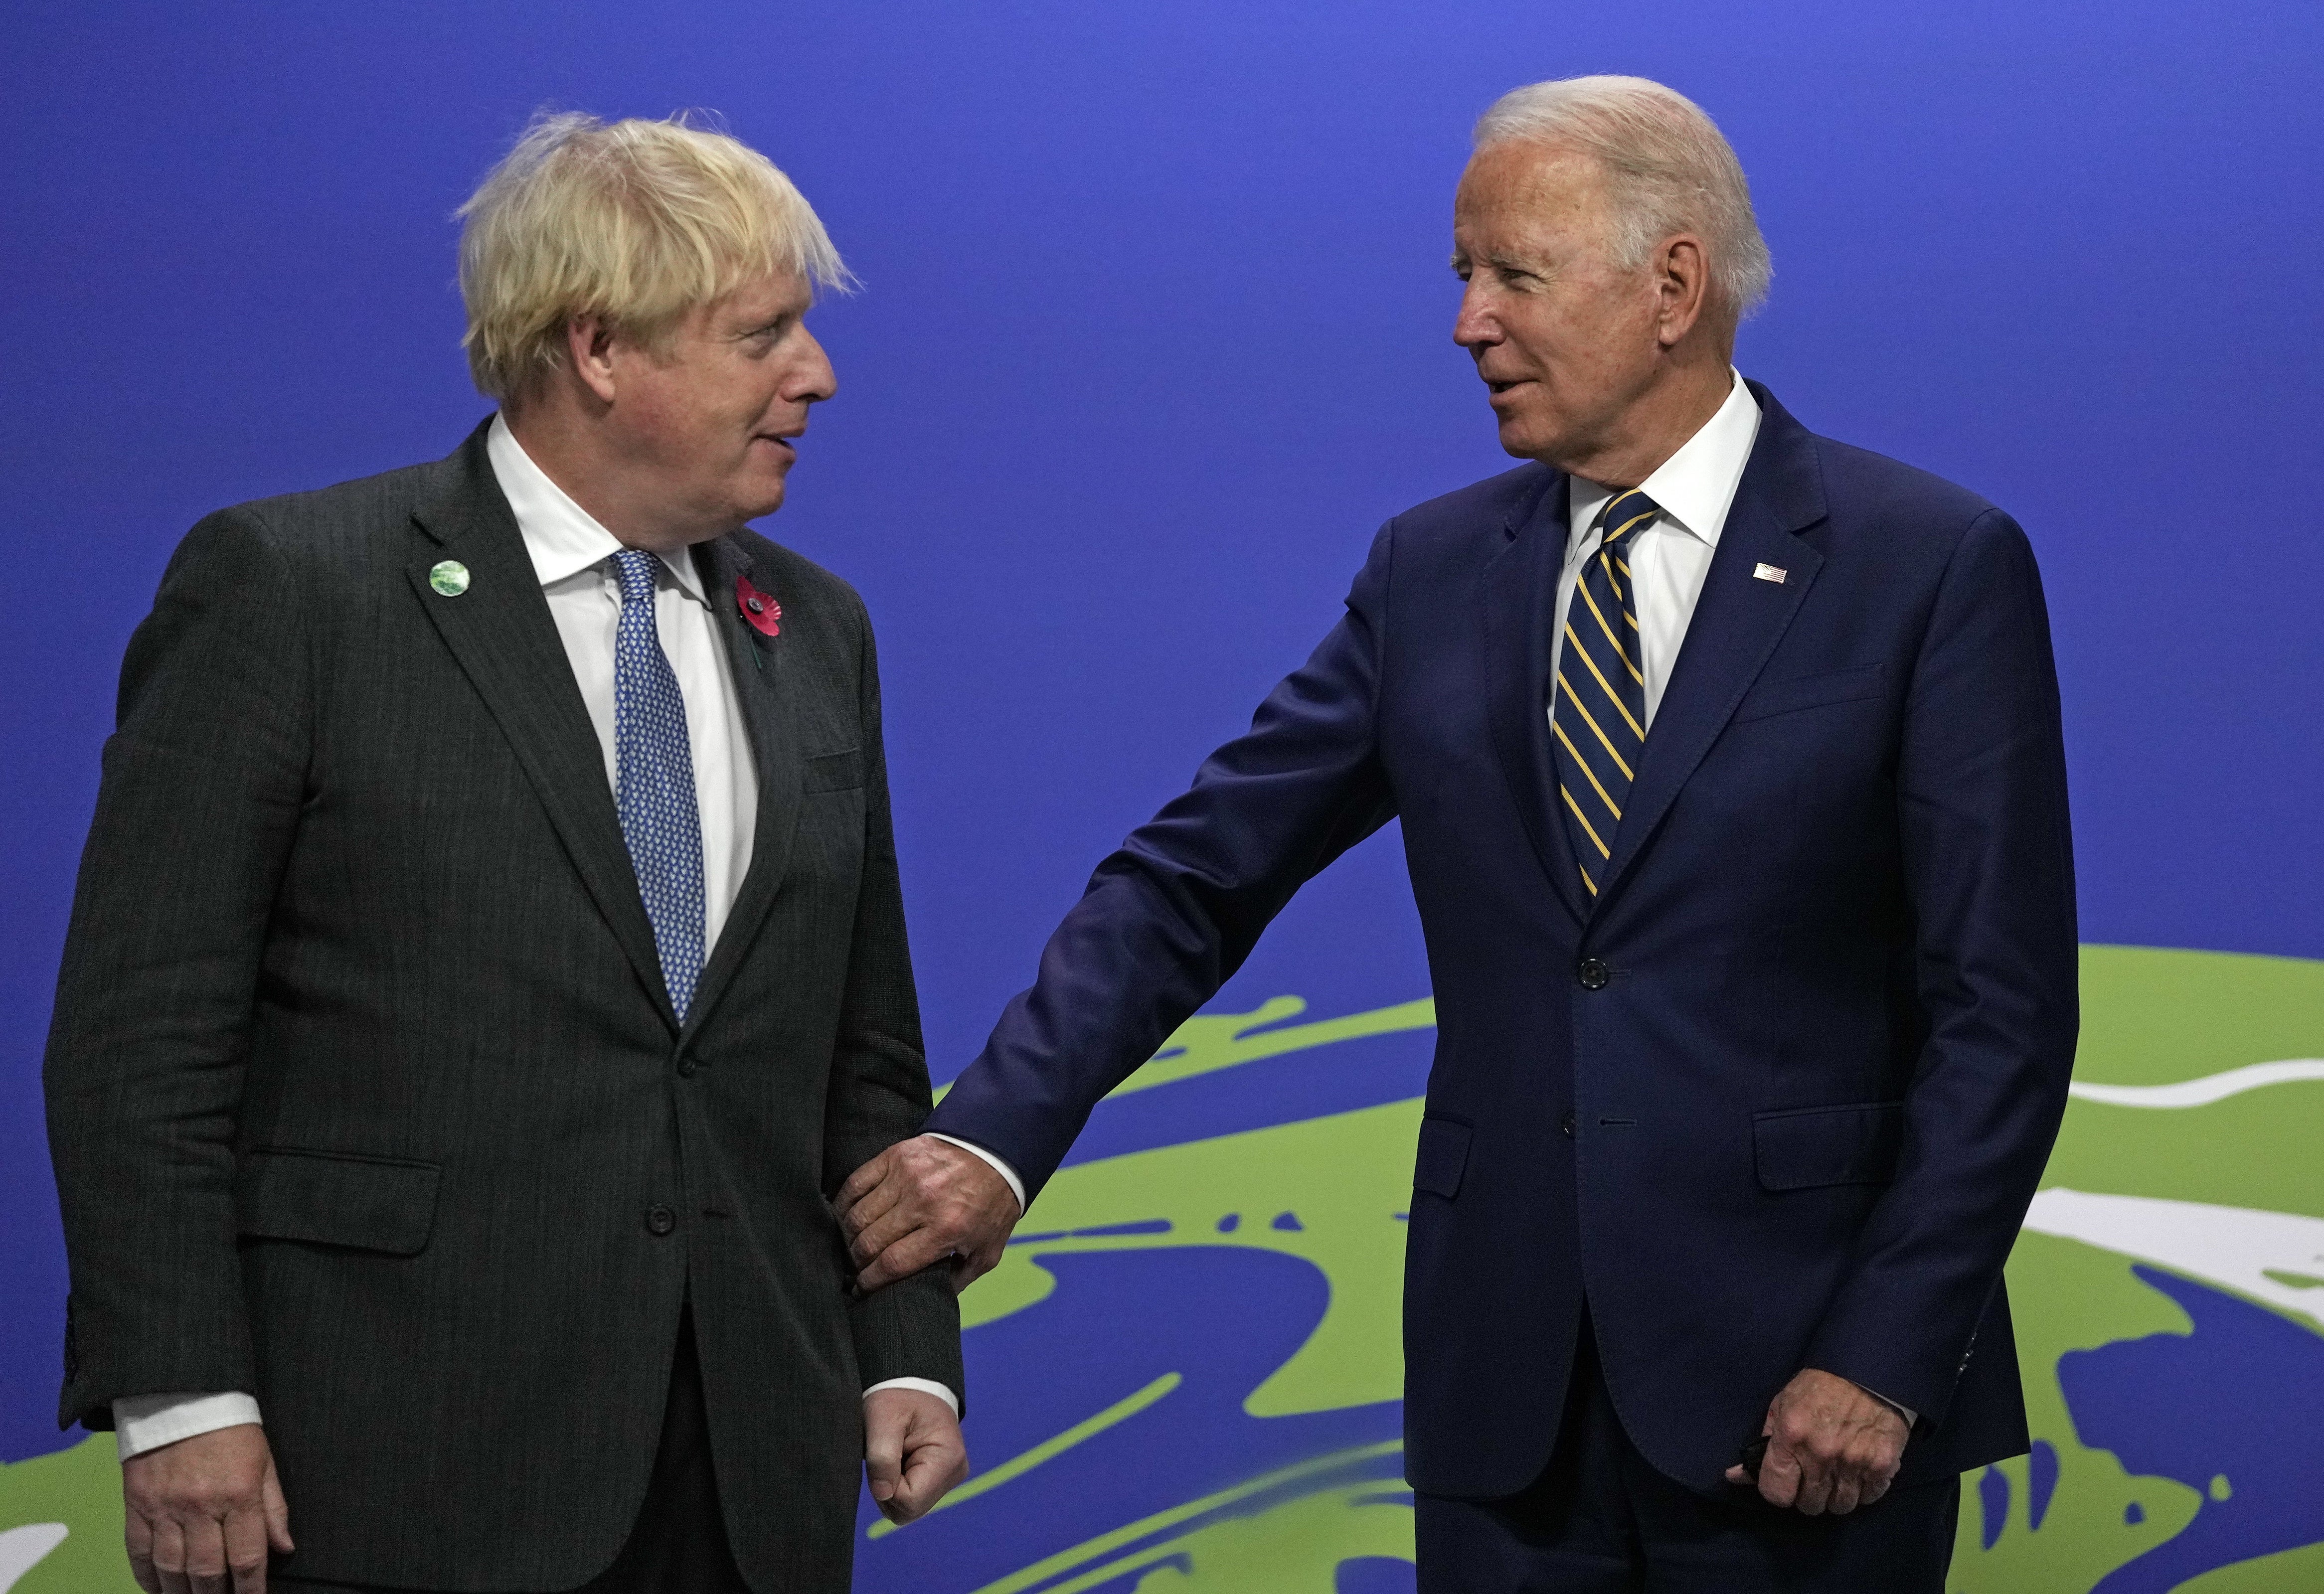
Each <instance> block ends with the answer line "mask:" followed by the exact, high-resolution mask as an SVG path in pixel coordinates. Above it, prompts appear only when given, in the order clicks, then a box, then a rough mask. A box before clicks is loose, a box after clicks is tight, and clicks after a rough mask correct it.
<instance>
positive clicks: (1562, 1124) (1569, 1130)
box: [1557, 1108, 1573, 1140]
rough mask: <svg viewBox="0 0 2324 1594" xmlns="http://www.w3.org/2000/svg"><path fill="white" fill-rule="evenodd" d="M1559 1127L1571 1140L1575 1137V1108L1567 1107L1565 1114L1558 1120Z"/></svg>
mask: <svg viewBox="0 0 2324 1594" xmlns="http://www.w3.org/2000/svg"><path fill="white" fill-rule="evenodd" d="M1557 1127H1558V1129H1559V1131H1560V1132H1561V1133H1562V1134H1563V1135H1564V1137H1565V1138H1567V1139H1569V1140H1571V1139H1572V1138H1573V1110H1572V1108H1568V1109H1566V1112H1565V1116H1564V1117H1563V1118H1561V1119H1558V1120H1557Z"/></svg>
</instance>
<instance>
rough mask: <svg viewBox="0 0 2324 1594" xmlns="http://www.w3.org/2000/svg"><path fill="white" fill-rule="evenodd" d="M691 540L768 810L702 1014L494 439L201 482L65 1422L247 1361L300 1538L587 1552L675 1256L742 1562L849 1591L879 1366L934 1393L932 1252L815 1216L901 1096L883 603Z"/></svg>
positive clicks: (441, 1561)
mask: <svg viewBox="0 0 2324 1594" xmlns="http://www.w3.org/2000/svg"><path fill="white" fill-rule="evenodd" d="M696 557H697V558H698V559H699V560H700V561H701V568H702V571H703V574H704V576H705V578H706V582H707V585H708V587H709V590H710V592H711V594H712V595H713V599H714V602H713V607H714V610H715V612H716V613H717V614H718V616H719V623H720V624H721V625H722V626H723V627H724V632H725V638H726V644H727V648H728V651H729V657H730V659H731V662H732V665H733V676H734V680H735V684H736V690H737V691H738V692H739V694H740V695H741V698H742V705H743V708H744V714H745V718H746V719H747V720H748V722H749V724H750V728H751V737H752V754H753V756H754V757H755V759H756V763H757V771H758V783H759V812H758V816H757V831H756V842H755V845H754V848H753V852H752V862H751V869H750V872H749V875H748V877H747V878H746V879H745V880H744V881H743V882H742V889H741V895H740V897H739V898H738V900H737V901H736V902H735V904H734V908H733V914H732V916H731V917H730V918H729V919H728V921H727V924H726V926H725V928H724V932H723V934H722V935H720V937H719V941H718V944H717V946H716V947H715V950H714V951H713V954H712V955H711V958H710V961H709V964H708V966H707V967H706V968H705V971H704V973H703V977H702V981H701V984H700V987H699V990H698V992H697V994H696V999H695V1002H694V1007H693V1010H692V1012H691V1013H690V1014H689V1015H688V1018H687V1021H686V1023H685V1024H684V1025H683V1026H681V1025H680V1024H679V1023H678V1020H677V1018H675V1017H674V1015H673V1012H672V1009H671V1007H670V1003H669V998H668V996H667V994H666V993H665V991H664V990H663V985H662V980H661V974H660V967H659V962H658V960H657V957H656V954H655V950H654V942H653V936H652V933H651V930H650V926H649V924H648V922H647V919H646V916H645V910H644V908H643V906H642V904H641V899H640V897H639V893H638V888H637V884H636V880H635V877H634V876H633V874H632V871H631V865H630V861H629V857H628V854H627V852H626V851H625V850H624V848H623V845H622V833H621V827H620V822H619V819H618V816H617V815H616V811H615V807H614V804H613V796H612V793H611V792H610V791H609V790H608V788H607V783H606V780H605V773H604V757H603V752H602V750H601V745H600V743H599V742H598V740H597V738H596V735H595V732H594V731H593V729H592V727H591V724H590V722H589V718H588V714H587V712H586V709H585V707H584V706H583V704H582V700H581V696H580V692H579V690H578V688H577V687H576V685H575V683H574V678H573V674H572V670H571V668H570V666H569V665H568V664H567V660H566V657H565V651H564V648H563V645H562V643H561V642H560V640H559V639H558V632H557V630H556V626H555V624H554V622H552V621H551V619H550V617H549V608H548V604H547V603H546V601H545V600H544V599H543V597H542V595H541V591H540V585H539V581H538V579H537V578H536V577H535V576H534V573H533V569H532V566H531V563H530V560H529V558H528V557H527V556H526V553H525V549H524V546H523V542H522V539H521V536H520V534H519V532H518V530H517V526H516V522H515V520H514V517H513V516H512V514H511V512H510V511H509V507H508V504H507V502H506V500H505V499H504V498H503V496H502V494H501V492H500V489H499V487H498V485H497V484H496V483H495V482H494V480H493V475H492V471H491V467H490V465H489V464H488V463H487V461H486V458H485V455H484V430H483V429H482V428H479V429H478V430H477V432H476V433H475V435H474V436H472V437H471V438H469V439H468V440H467V442H466V444H465V445H464V446H463V447H461V448H460V449H459V450H458V452H457V453H455V454H454V455H453V456H451V457H450V458H448V459H446V460H444V461H442V462H440V463H438V464H434V465H419V466H415V467H412V468H410V469H407V470H401V471H392V472H390V473H388V474H387V475H380V476H374V477H371V478H369V479H368V480H364V481H359V482H350V483H347V484H343V485H340V486H337V487H333V488H329V489H327V490H326V491H323V492H319V493H300V494H298V495H296V496H292V497H286V498H278V499H270V500H266V501H263V502H256V503H250V504H244V505H243V506H241V507H239V508H236V509H231V510H226V511H222V512H220V513H218V514H216V515H212V516H211V517H209V518H208V520H205V521H202V523H201V524H200V525H198V526H197V527H196V528H195V529H194V530H193V531H192V533H191V534H189V536H188V537H187V539H186V540H185V542H184V544H183V545H182V546H181V547H180V548H179V550H178V553H177V556H176V557H175V558H173V559H172V560H171V565H170V568H169V572H168V574H167V575H166V576H164V577H163V579H162V583H161V593H160V595H159V597H158V598H157V599H156V601H155V604H154V609H153V613H152V616H151V617H150V618H149V619H147V620H146V621H145V622H144V623H143V625H142V626H140V627H139V628H138V631H137V633H136V635H135V637H134V639H133V640H132V641H131V643H130V646H129V652H128V658H127V660H126V663H125V665H124V669H123V677H122V686H121V703H120V721H119V730H118V732H117V733H116V734H115V736H114V737H113V738H112V740H111V741H110V742H108V743H107V744H106V752H105V775H104V782H103V786H102V788H101V790H100V792H99V795H98V798H97V817H96V821H95V825H94V827H93V829H92V831H91V834H90V836H89V843H88V852H87V854H86V855H85V857H84V859H83V861H82V864H81V873H80V880H79V888H78V895H77V896H76V898H75V901H74V907H73V916H72V926H71V930H70V933H69V937H68V940H67V943H66V947H65V957H64V966H63V972H62V975H61V978H60V983H59V990H58V997H57V1007H56V1017H55V1021H54V1026H53V1028H52V1030H51V1037H50V1043H49V1053H48V1063H47V1086H48V1102H49V1126H50V1138H51V1147H52V1148H53V1151H54V1154H55V1159H56V1169H57V1181H58V1186H59V1190H60V1194H61V1197H62V1202H63V1208H64V1219H65V1233H66V1241H67V1246H68V1249H69V1256H70V1261H71V1273H72V1294H71V1301H70V1306H69V1327H68V1333H67V1340H66V1345H67V1349H66V1380H65V1387H64V1393H63V1400H62V1420H63V1421H65V1422H67V1423H70V1422H72V1421H75V1420H79V1421H82V1422H85V1423H87V1424H89V1425H90V1426H92V1427H106V1426H110V1424H111V1417H110V1414H109V1411H108V1403H109V1402H111V1401H112V1400H113V1399H115V1397H116V1396H126V1395H139V1394H149V1393H161V1392H168V1391H198V1390H225V1389H242V1390H249V1391H252V1392H254V1394H256V1396H258V1398H259V1401H260V1404H261V1408H262V1410H263V1413H264V1414H265V1419H266V1425H267V1434H268V1438H269V1439H270V1440H271V1442H272V1445H273V1448H274V1454H275V1457H276V1459H277V1461H278V1463H279V1465H280V1468H281V1477H282V1483H283V1487H284V1488H285V1490H286V1492H287V1493H288V1496H289V1498H290V1501H291V1513H292V1520H293V1523H294V1526H295V1531H296V1534H297V1537H298V1540H299V1546H300V1547H299V1550H298V1553H297V1554H296V1555H295V1556H293V1557H292V1558H291V1560H290V1562H288V1563H286V1570H290V1571H296V1572H298V1573H300V1574H301V1575H303V1576H307V1577H315V1578H326V1579H333V1580H347V1581H351V1582H362V1583H383V1584H394V1585H405V1586H418V1587H427V1588H438V1589H568V1588H571V1587H573V1586H575V1585H576V1584H579V1583H581V1582H584V1581H586V1580H587V1579H589V1578H590V1577H592V1576H594V1575H595V1573H596V1572H597V1571H601V1570H602V1569H603V1568H604V1566H605V1565H606V1564H607V1563H608V1562H611V1561H612V1559H613V1555H614V1553H616V1551H617V1550H618V1549H619V1547H620V1545H621V1543H622V1539H623V1537H624V1536H625V1534H627V1533H628V1531H629V1528H630V1526H631V1525H632V1521H633V1519H634V1517H635V1516H636V1513H637V1509H638V1506H639V1503H640V1501H641V1498H642V1497H643V1495H644V1492H645V1488H646V1480H647V1475H648V1471H649V1469H650V1465H651V1462H652V1460H653V1455H654V1449H655V1442H656V1440H657V1437H658V1434H659V1423H660V1419H661V1413H662V1406H663V1403H664V1399H665V1396H666V1395H667V1392H668V1390H669V1377H670V1359H671V1355H672V1351H673V1347H674V1346H675V1344H676V1338H677V1331H678V1313H679V1308H680V1305H681V1304H682V1303H683V1302H684V1301H685V1300H686V1299H687V1296H688V1295H691V1298H692V1302H693V1307H694V1316H695V1322H696V1330H697V1333H698V1335H699V1338H700V1343H701V1352H702V1364H703V1377H704V1382H705V1388H706V1391H707V1396H708V1403H709V1412H710V1422H711V1432H712V1438H713V1443H714V1448H715V1453H716V1458H717V1467H718V1473H719V1479H720V1486H721V1491H722V1494H723V1495H724V1499H725V1502H726V1511H727V1516H728V1522H729V1525H730V1528H731V1531H732V1534H733V1544H734V1551H735V1554H736V1558H737V1560H738V1561H739V1562H740V1563H741V1566H742V1570H743V1571H744V1573H745V1574H746V1575H747V1576H748V1577H749V1579H750V1580H751V1582H752V1586H753V1587H754V1588H756V1589H760V1590H762V1591H768V1594H771V1591H774V1590H794V1589H798V1590H805V1589H816V1590H822V1589H844V1588H845V1587H846V1585H847V1580H848V1571H849V1558H850V1548H851V1541H852V1537H853V1516H854V1506H855V1500H856V1488H857V1485H856V1477H857V1466H858V1463H859V1460H860V1458H861V1453H862V1452H861V1443H862V1415H861V1412H860V1403H861V1394H862V1389H863V1387H864V1386H865V1385H867V1384H869V1383H872V1382H876V1381H878V1380H881V1379H884V1378H890V1377H906V1376H913V1377H929V1378H936V1379H940V1380H942V1381H944V1382H945V1383H947V1384H949V1385H950V1386H952V1387H954V1388H955V1389H957V1388H959V1387H961V1382H962V1380H961V1364H960V1339H959V1314H958V1309H957V1307H956V1306H955V1305H954V1301H953V1298H952V1294H951V1290H950V1288H949V1286H948V1285H947V1283H946V1281H945V1279H944V1278H942V1277H941V1276H937V1275H936V1274H934V1273H931V1274H927V1275H923V1276H920V1277H918V1278H916V1279H912V1280H908V1281H907V1282H906V1283H905V1284H903V1285H899V1286H897V1287H896V1288H893V1289H890V1290H886V1291H882V1292H881V1293H880V1294H878V1295H873V1296H871V1297H869V1298H868V1299H863V1300H854V1299H852V1298H851V1297H850V1295H849V1294H848V1292H847V1282H848V1278H849V1269H848V1267H847V1264H846V1258H845V1252H844V1247H843V1245H842V1242H841V1239H840V1236H839V1233H838V1230H837V1226H836V1224H835V1221H834V1220H833V1218H832V1215H831V1212H830V1210H829V1208H828V1206H827V1205H826V1199H827V1197H828V1195H829V1194H830V1193H831V1192H832V1191H833V1190H834V1189H835V1188H836V1186H837V1185H838V1184H839V1182H840V1181H841V1180H843V1179H844V1178H845V1177H846V1175H848V1174H849V1173H850V1172H851V1171H852V1170H853V1169H854V1168H855V1167H856V1166H858V1165H859V1164H860V1163H862V1161H863V1160H864V1159H865V1158H867V1157H869V1156H872V1155H874V1154H876V1153H877V1152H878V1151H880V1150H881V1148H882V1147H886V1146H888V1145H890V1144H891V1143H892V1142H894V1141H896V1140H898V1139H900V1138H905V1137H907V1136H908V1135H910V1134H912V1133H913V1132H915V1131H916V1130H917V1129H918V1127H919V1123H920V1120H921V1119H922V1118H923V1117H924V1116H925V1115H926V1114H927V1110H928V1082H927V1068H926V1066H925V1064H924V1062H923V1059H922V1055H921V1046H920V1029H919V1016H918V1006H917V1003H916V1000H915V998H914V995H913V989H912V976H911V965H910V960H909V956H908V952H907V950H906V945H905V938H904V921H903V911H902V904H901V900H900V897H899V889H898V883H897V874H896V855H895V847H894V843H893V839H892V835H891V832H890V822H889V806H888V786H887V769H886V762H885V759H884V756H883V754H882V751H881V735H880V688H879V677H878V673H877V668H876V666H875V663H874V659H873V654H872V644H871V628H870V625H869V623H868V622H867V621H866V618H865V615H864V612H863V606H862V602H861V600H860V599H858V598H857V596H856V594H855V593H854V592H853V590H852V589H851V588H850V587H849V586H848V585H846V584H845V583H844V582H842V581H841V580H839V579H838V578H837V577H835V576H832V575H830V574H829V573H828V572H826V571H824V570H822V569H820V568H818V567H816V566H815V565H813V564H810V563H809V562H808V561H807V560H806V559H803V558H801V557H798V555H796V554H794V553H791V552H789V551H788V550H786V549H784V548H779V547H777V546H776V545H775V544H773V543H771V542H769V541H767V540H766V539H763V538H761V537H758V536H755V535H752V534H751V533H748V532H744V533H741V534H738V535H735V536H733V537H728V538H723V539H719V540H718V541H716V542H714V543H711V544H707V545H705V547H704V548H699V549H697V550H696ZM446 558H453V559H457V560H459V561H460V562H461V563H463V564H465V565H466V567H467V568H468V570H469V571H470V572H471V576H472V583H471V585H470V586H469V587H468V589H467V590H466V592H465V593H463V594H459V595H457V596H449V597H447V596H445V595H442V594H438V593H437V592H435V591H433V590H431V588H430V586H429V580H428V572H429V568H430V567H432V566H434V565H435V564H437V563H438V561H439V560H443V559H446ZM738 576H748V577H749V579H750V581H751V582H752V585H754V586H756V587H758V588H760V589H761V590H763V591H766V592H768V593H771V594H775V595H776V596H777V597H778V598H779V600H780V602H781V604H782V610H783V616H782V624H781V634H780V635H779V637H775V638H761V637H759V636H758V635H757V634H756V633H754V632H753V631H751V630H750V629H749V628H748V627H746V626H745V625H743V624H742V622H741V617H740V613H739V611H738V609H737V606H736V604H735V602H734V597H733V594H734V593H735V584H736V578H737V577H738Z"/></svg>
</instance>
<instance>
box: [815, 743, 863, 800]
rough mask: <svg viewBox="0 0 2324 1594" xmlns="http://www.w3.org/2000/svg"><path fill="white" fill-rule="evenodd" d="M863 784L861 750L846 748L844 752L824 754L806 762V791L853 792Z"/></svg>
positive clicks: (858, 748)
mask: <svg viewBox="0 0 2324 1594" xmlns="http://www.w3.org/2000/svg"><path fill="white" fill-rule="evenodd" d="M862 784H863V750H862V748H860V747H851V748H848V749H847V750H846V751H844V752H826V753H822V754H819V755H817V756H816V757H815V758H811V759H809V760H807V783H806V785H807V790H809V791H853V790H854V789H855V788H857V787H859V786H861V785H862Z"/></svg>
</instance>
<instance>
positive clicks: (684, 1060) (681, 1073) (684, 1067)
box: [678, 1057, 702, 1079]
mask: <svg viewBox="0 0 2324 1594" xmlns="http://www.w3.org/2000/svg"><path fill="white" fill-rule="evenodd" d="M701 1066H702V1064H699V1063H696V1061H695V1060H694V1059H693V1058H691V1057H680V1058H679V1059H678V1078H680V1079H692V1078H693V1077H694V1071H695V1070H696V1069H697V1068H699V1067H701Z"/></svg>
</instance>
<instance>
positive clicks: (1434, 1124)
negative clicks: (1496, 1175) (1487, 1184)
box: [1412, 1117, 1469, 1201]
mask: <svg viewBox="0 0 2324 1594" xmlns="http://www.w3.org/2000/svg"><path fill="white" fill-rule="evenodd" d="M1468 1168H1469V1126H1468V1125H1467V1124H1464V1123H1462V1121H1461V1120H1460V1119H1457V1118H1434V1117H1431V1118H1424V1119H1421V1120H1420V1150H1419V1154H1418V1155H1417V1156H1415V1157H1414V1158H1413V1162H1412V1187H1413V1188H1414V1189H1415V1190H1425V1191H1426V1192H1428V1193H1429V1194H1431V1195H1441V1196H1443V1198H1444V1199H1445V1200H1447V1201H1451V1200H1452V1198H1453V1197H1454V1196H1456V1195H1458V1194H1460V1193H1461V1175H1462V1174H1464V1173H1466V1172H1467V1171H1468Z"/></svg>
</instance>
